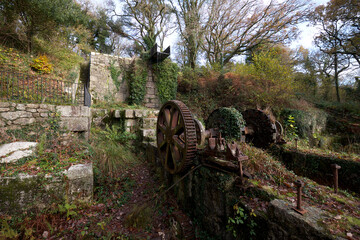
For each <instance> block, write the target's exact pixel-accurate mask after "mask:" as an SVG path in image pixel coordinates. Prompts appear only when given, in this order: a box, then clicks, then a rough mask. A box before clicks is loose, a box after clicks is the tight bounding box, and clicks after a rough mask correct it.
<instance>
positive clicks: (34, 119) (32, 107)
mask: <svg viewBox="0 0 360 240" xmlns="http://www.w3.org/2000/svg"><path fill="white" fill-rule="evenodd" d="M55 113H59V114H60V126H61V127H63V128H64V129H66V130H68V131H71V132H77V133H82V134H83V135H84V137H85V138H88V136H89V133H90V124H91V119H90V117H91V114H90V108H89V107H86V106H56V105H49V104H22V103H10V102H0V127H1V128H2V129H3V130H14V129H21V128H22V127H24V126H27V125H31V124H35V123H41V124H44V123H46V121H47V120H48V119H49V118H51V117H53V116H54V114H55Z"/></svg>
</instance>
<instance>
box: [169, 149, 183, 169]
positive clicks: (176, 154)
mask: <svg viewBox="0 0 360 240" xmlns="http://www.w3.org/2000/svg"><path fill="white" fill-rule="evenodd" d="M170 149H171V156H172V160H173V163H174V166H177V165H178V164H179V163H181V156H180V152H179V149H178V148H177V147H176V145H175V146H174V145H173V146H171V147H170Z"/></svg>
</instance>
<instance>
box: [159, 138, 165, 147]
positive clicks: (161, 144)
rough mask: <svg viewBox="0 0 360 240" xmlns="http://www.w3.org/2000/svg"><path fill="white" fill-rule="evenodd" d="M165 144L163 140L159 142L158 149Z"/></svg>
mask: <svg viewBox="0 0 360 240" xmlns="http://www.w3.org/2000/svg"><path fill="white" fill-rule="evenodd" d="M165 144H166V141H165V140H163V141H162V142H160V144H158V148H160V149H161V148H163V146H164V145H165Z"/></svg>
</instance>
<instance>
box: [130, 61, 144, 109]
mask: <svg viewBox="0 0 360 240" xmlns="http://www.w3.org/2000/svg"><path fill="white" fill-rule="evenodd" d="M147 77H148V68H147V63H146V62H145V61H144V60H141V59H137V60H136V61H134V62H133V63H132V65H131V66H130V68H129V69H128V71H127V73H126V78H127V81H128V84H129V93H130V95H129V103H130V104H137V105H141V104H142V103H143V100H144V97H145V94H146V82H147Z"/></svg>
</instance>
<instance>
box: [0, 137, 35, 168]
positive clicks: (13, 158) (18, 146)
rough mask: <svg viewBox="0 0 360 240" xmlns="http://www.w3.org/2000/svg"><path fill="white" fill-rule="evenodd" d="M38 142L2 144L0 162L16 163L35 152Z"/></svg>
mask: <svg viewBox="0 0 360 240" xmlns="http://www.w3.org/2000/svg"><path fill="white" fill-rule="evenodd" d="M36 145H37V143H36V142H13V143H8V144H4V145H1V146H0V163H14V162H17V161H18V160H19V159H21V158H24V157H28V156H31V155H32V154H33V153H34V148H35V147H36Z"/></svg>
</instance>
